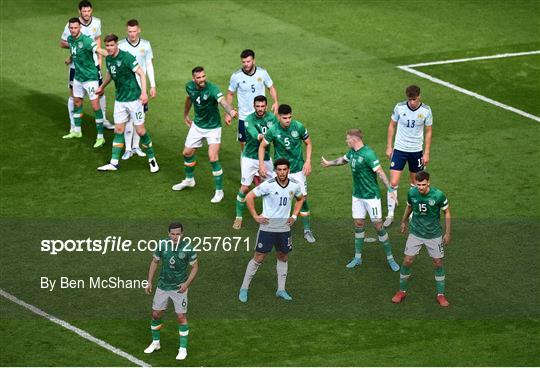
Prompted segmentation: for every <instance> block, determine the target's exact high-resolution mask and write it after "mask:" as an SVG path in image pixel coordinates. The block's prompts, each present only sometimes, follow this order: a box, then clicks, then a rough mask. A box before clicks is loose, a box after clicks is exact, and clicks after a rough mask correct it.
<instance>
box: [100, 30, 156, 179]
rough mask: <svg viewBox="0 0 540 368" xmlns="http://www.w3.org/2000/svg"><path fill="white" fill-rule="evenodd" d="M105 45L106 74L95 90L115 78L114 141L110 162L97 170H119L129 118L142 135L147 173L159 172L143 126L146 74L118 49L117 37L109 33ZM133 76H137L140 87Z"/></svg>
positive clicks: (150, 141)
mask: <svg viewBox="0 0 540 368" xmlns="http://www.w3.org/2000/svg"><path fill="white" fill-rule="evenodd" d="M105 47H106V48H107V53H108V54H109V55H108V56H107V58H106V60H105V62H106V64H107V71H108V73H107V76H106V77H105V81H103V84H102V85H101V86H100V87H99V89H98V93H103V91H104V90H105V87H107V85H108V84H109V83H110V82H111V79H112V80H114V84H115V86H116V94H115V101H114V141H113V148H112V157H111V161H110V163H108V164H106V165H103V166H100V167H98V170H99V171H116V170H118V160H119V159H120V155H121V154H122V149H123V148H124V130H125V128H126V122H127V121H128V120H130V119H131V120H133V124H135V130H136V132H137V134H138V135H140V136H141V142H142V144H143V147H145V148H146V154H147V156H148V164H149V165H150V172H152V173H155V172H158V171H159V166H158V164H157V161H156V158H155V156H154V147H152V140H151V139H150V134H149V133H148V132H147V130H146V128H145V127H144V109H143V104H145V103H147V102H148V96H147V94H146V75H144V72H143V70H142V68H141V67H140V66H139V63H138V62H137V60H135V58H134V57H133V55H131V54H130V53H129V52H125V51H122V50H120V49H119V48H118V36H116V35H114V34H110V35H108V36H107V37H105ZM135 75H138V76H139V80H140V83H141V86H140V87H139V82H138V81H137V78H135Z"/></svg>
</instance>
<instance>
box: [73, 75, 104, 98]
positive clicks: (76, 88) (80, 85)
mask: <svg viewBox="0 0 540 368" xmlns="http://www.w3.org/2000/svg"><path fill="white" fill-rule="evenodd" d="M98 87H99V82H98V81H97V80H96V81H88V82H79V81H78V80H77V79H74V80H73V97H78V98H84V95H85V94H87V95H88V98H89V99H90V101H93V100H95V99H96V98H98V97H99V96H98V95H96V91H97V89H98Z"/></svg>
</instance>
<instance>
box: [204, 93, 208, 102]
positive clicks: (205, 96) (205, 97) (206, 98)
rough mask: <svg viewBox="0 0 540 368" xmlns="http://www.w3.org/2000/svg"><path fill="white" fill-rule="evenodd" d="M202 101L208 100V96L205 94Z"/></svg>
mask: <svg viewBox="0 0 540 368" xmlns="http://www.w3.org/2000/svg"><path fill="white" fill-rule="evenodd" d="M203 100H205V101H206V100H208V95H207V94H206V93H205V94H204V96H203Z"/></svg>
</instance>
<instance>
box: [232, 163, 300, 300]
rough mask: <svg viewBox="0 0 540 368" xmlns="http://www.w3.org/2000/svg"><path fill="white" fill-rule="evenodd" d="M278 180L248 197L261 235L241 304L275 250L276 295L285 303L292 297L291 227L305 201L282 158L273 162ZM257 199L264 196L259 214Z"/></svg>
mask: <svg viewBox="0 0 540 368" xmlns="http://www.w3.org/2000/svg"><path fill="white" fill-rule="evenodd" d="M274 168H275V171H276V177H275V178H273V179H270V180H267V181H265V182H263V183H262V184H261V185H259V186H258V187H256V188H255V189H253V190H252V191H251V192H249V193H248V195H247V197H246V203H247V207H248V209H249V212H250V213H251V216H253V218H254V219H255V221H257V222H258V223H259V224H260V226H259V232H258V233H257V241H256V244H257V248H256V249H255V254H254V255H253V258H252V259H251V260H250V261H249V263H248V265H247V268H246V273H245V275H244V281H243V282H242V286H241V288H240V293H239V294H238V299H239V300H240V301H241V302H242V303H246V302H247V300H248V289H249V284H250V283H251V280H252V279H253V276H255V273H256V272H257V270H258V269H259V266H260V265H261V263H262V262H263V261H264V259H265V258H266V255H267V254H268V253H270V252H271V251H272V248H273V247H274V246H275V247H276V256H277V264H276V271H277V281H278V288H277V291H276V296H277V297H278V298H282V299H285V300H292V297H291V296H290V295H289V294H288V293H287V291H285V283H286V281H287V270H288V268H289V263H288V260H289V256H288V254H289V252H290V251H291V250H292V237H291V226H292V225H293V224H294V222H295V221H296V219H297V217H298V213H299V212H300V208H301V207H302V202H304V196H303V195H302V189H301V186H300V184H299V183H298V182H297V181H296V180H294V179H292V178H290V177H289V172H290V163H289V161H288V160H287V159H285V158H279V159H277V160H276V161H275V162H274ZM255 197H263V211H262V213H261V214H260V215H259V214H258V213H257V210H256V209H255ZM293 199H296V203H295V205H294V210H293V214H292V215H291V214H290V213H291V203H292V200H293Z"/></svg>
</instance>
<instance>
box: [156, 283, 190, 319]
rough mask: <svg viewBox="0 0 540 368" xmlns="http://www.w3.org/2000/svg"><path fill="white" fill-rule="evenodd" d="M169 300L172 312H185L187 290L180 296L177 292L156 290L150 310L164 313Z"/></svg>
mask: <svg viewBox="0 0 540 368" xmlns="http://www.w3.org/2000/svg"><path fill="white" fill-rule="evenodd" d="M169 298H170V299H171V300H172V301H173V304H174V311H175V312H176V313H177V314H179V313H186V312H187V305H188V290H186V291H185V292H184V293H183V294H181V293H180V292H179V291H178V290H161V289H160V288H156V293H155V294H154V300H153V302H152V309H153V310H157V311H164V310H165V309H167V305H168V304H169Z"/></svg>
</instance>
